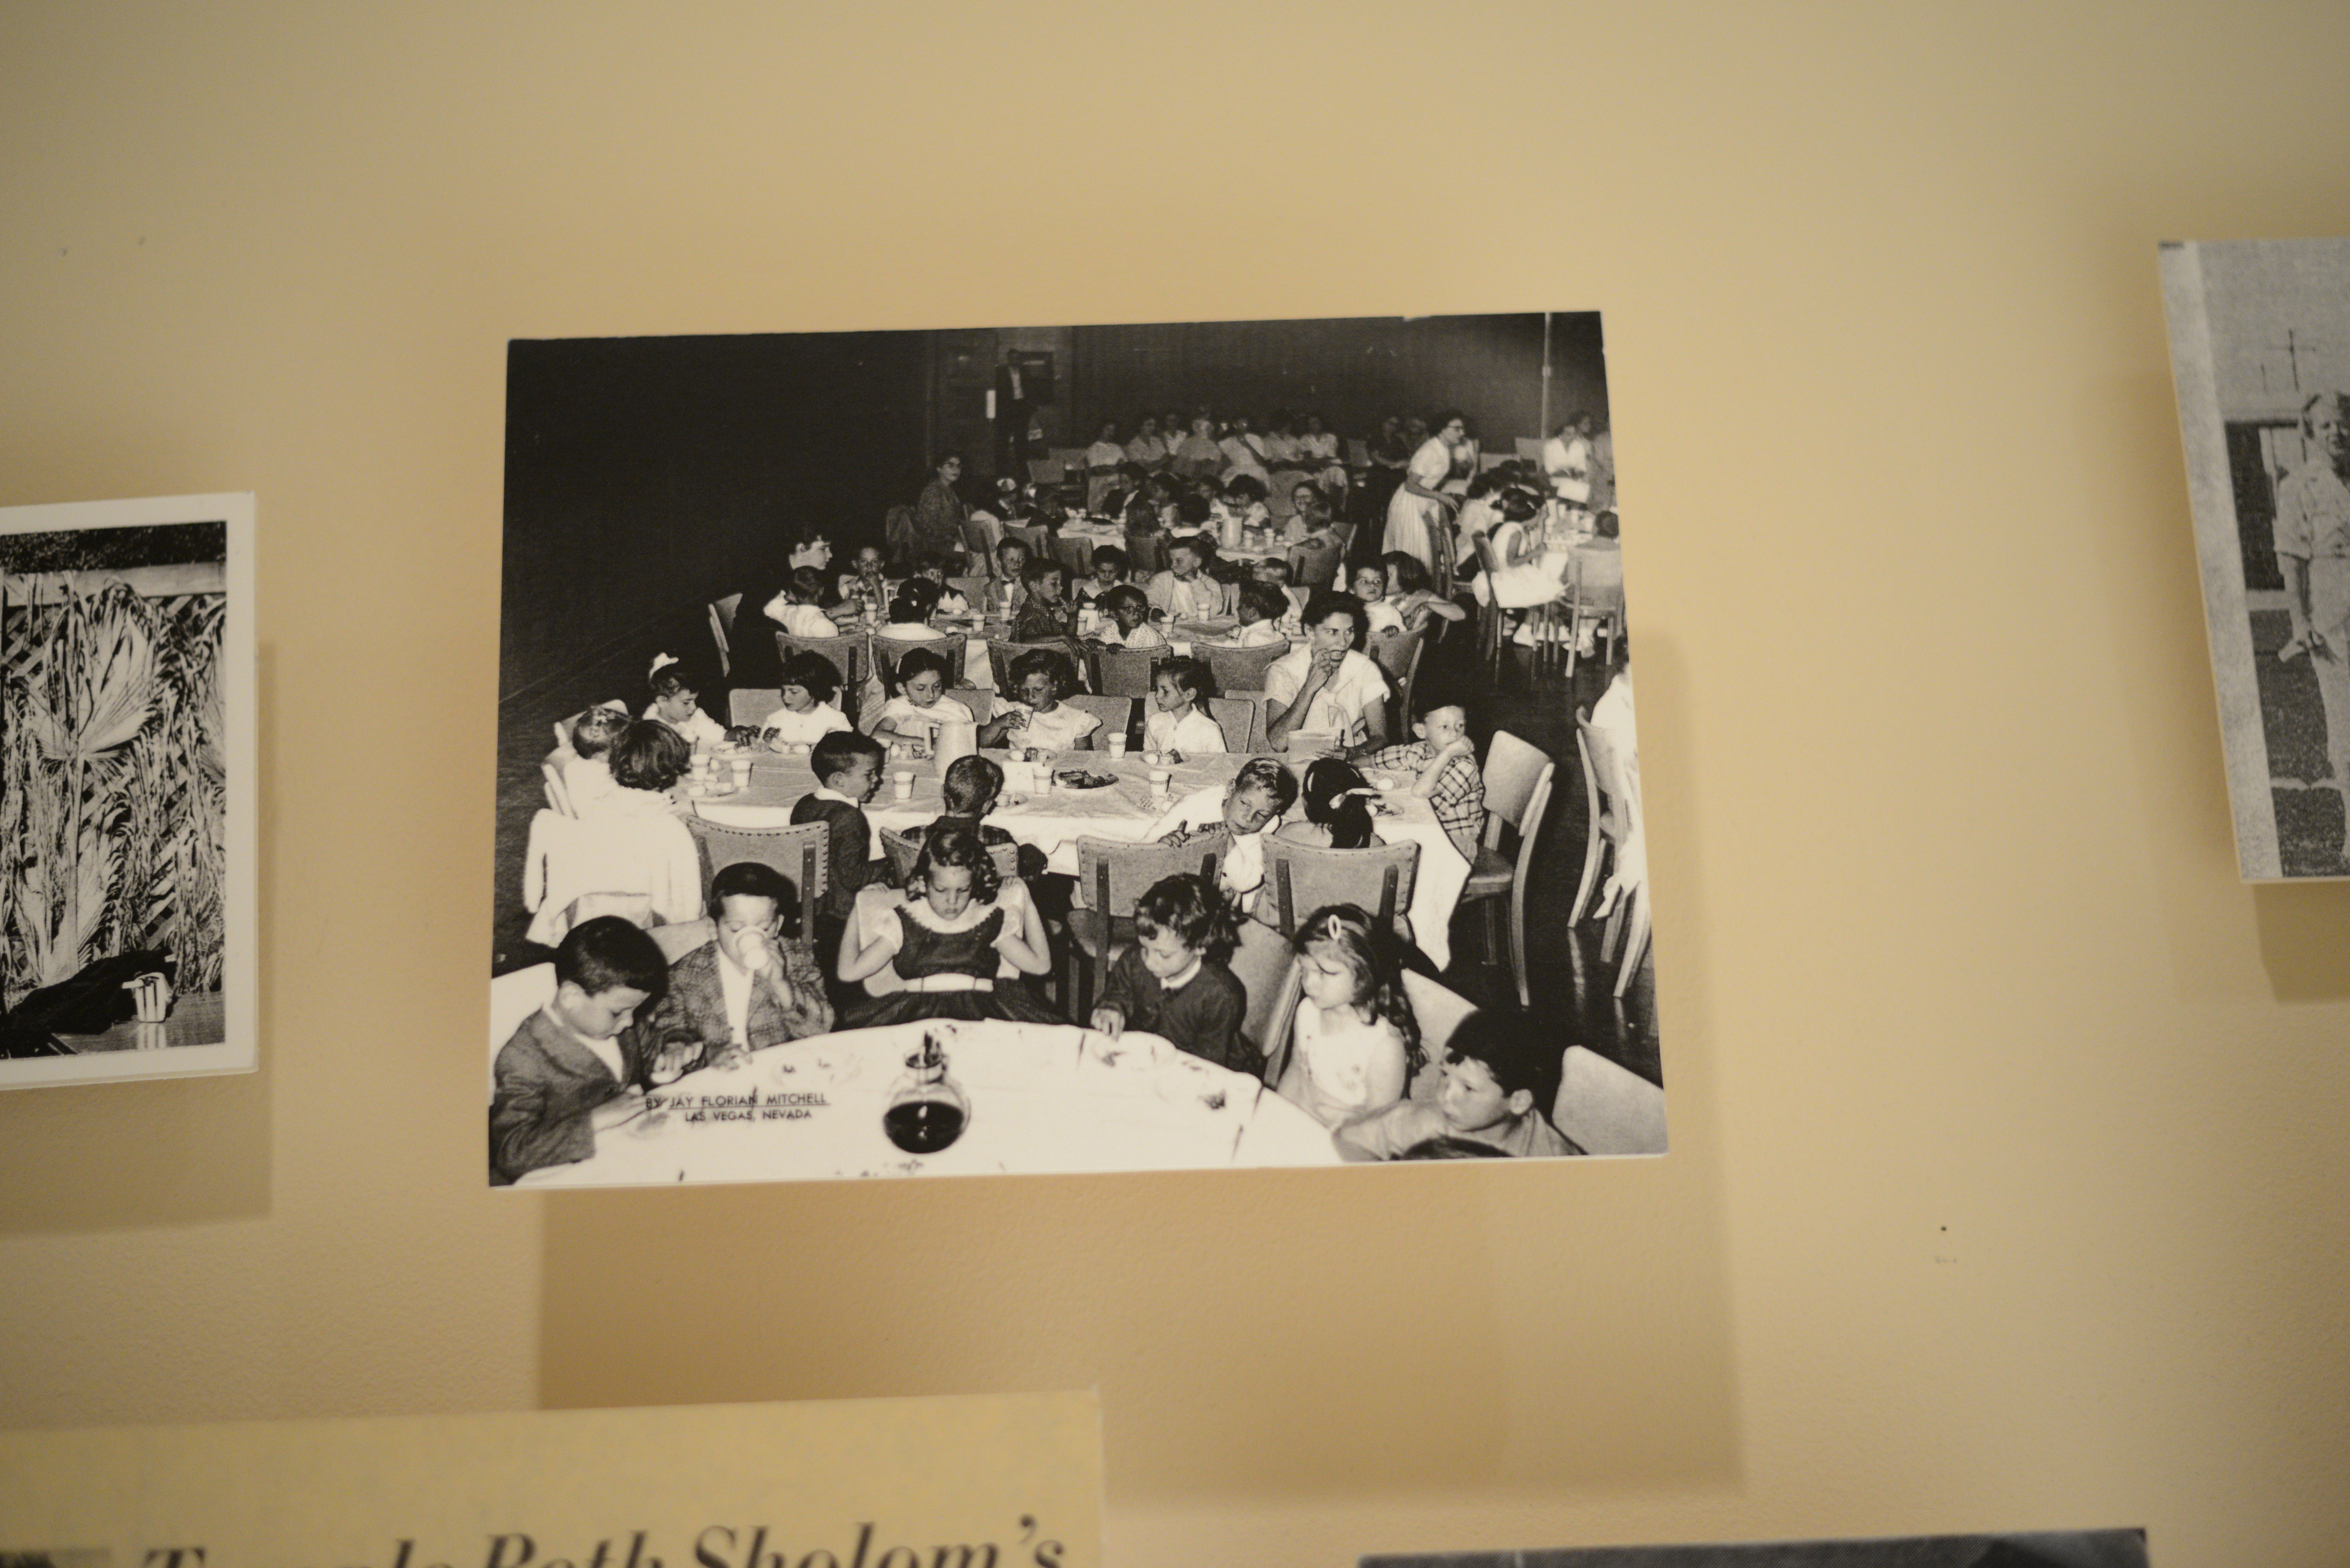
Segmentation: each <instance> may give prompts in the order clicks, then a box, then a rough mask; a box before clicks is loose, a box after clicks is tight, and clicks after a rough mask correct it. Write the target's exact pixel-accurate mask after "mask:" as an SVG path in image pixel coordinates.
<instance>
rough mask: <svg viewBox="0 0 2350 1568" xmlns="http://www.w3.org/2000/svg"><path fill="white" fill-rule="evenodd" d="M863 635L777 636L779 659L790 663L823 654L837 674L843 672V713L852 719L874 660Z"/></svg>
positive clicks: (841, 690) (776, 648) (777, 634)
mask: <svg viewBox="0 0 2350 1568" xmlns="http://www.w3.org/2000/svg"><path fill="white" fill-rule="evenodd" d="M865 644H866V637H865V634H864V633H863V632H855V633H851V634H850V635H848V636H846V637H794V636H793V635H792V634H791V633H790V632H788V631H779V632H777V633H775V656H776V658H778V659H790V658H791V656H792V655H793V654H795V653H821V654H822V655H824V657H825V658H826V659H827V660H829V661H830V662H831V664H832V667H833V668H834V669H835V670H839V671H840V704H841V707H840V711H842V712H843V713H847V714H848V716H849V717H850V718H855V717H856V715H855V714H854V713H853V712H850V709H851V707H852V706H853V705H854V704H855V702H856V701H857V697H856V692H857V691H858V688H859V687H861V686H863V685H864V684H865V671H866V670H867V668H868V664H867V660H868V659H870V658H871V657H872V656H871V654H870V653H868V651H867V649H866V646H865Z"/></svg>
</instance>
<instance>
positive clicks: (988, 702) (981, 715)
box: [947, 686, 995, 724]
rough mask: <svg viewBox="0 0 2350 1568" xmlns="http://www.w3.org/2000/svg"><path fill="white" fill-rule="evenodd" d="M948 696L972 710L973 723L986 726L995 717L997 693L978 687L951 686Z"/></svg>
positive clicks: (948, 689)
mask: <svg viewBox="0 0 2350 1568" xmlns="http://www.w3.org/2000/svg"><path fill="white" fill-rule="evenodd" d="M947 695H948V696H949V697H951V698H953V699H954V700H955V701H958V702H960V703H962V705H963V706H964V707H966V708H968V709H970V710H971V717H972V722H973V723H975V724H984V723H986V722H988V720H989V719H991V718H993V717H994V715H995V693H994V692H993V691H982V690H981V689H980V688H978V687H976V686H950V687H948V688H947Z"/></svg>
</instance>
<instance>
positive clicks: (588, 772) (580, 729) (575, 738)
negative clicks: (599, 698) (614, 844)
mask: <svg viewBox="0 0 2350 1568" xmlns="http://www.w3.org/2000/svg"><path fill="white" fill-rule="evenodd" d="M631 722H632V721H631V720H630V719H629V715H628V714H627V713H626V712H624V711H621V710H620V709H618V708H590V709H588V710H587V711H586V712H585V713H582V714H580V715H579V717H578V720H577V722H574V723H573V724H572V726H571V750H570V753H569V754H567V755H566V756H564V757H563V758H562V760H561V764H560V765H561V767H562V769H563V787H564V790H565V792H566V793H567V794H569V795H570V796H571V810H572V814H573V815H577V816H585V815H587V814H588V813H589V812H590V811H592V810H594V809H595V806H596V804H597V803H598V801H600V800H602V799H603V798H604V797H605V796H606V795H608V794H611V793H612V790H613V787H614V786H613V784H612V763H611V761H610V759H609V758H608V756H607V754H606V753H608V752H610V751H611V749H612V742H614V741H617V740H619V738H620V732H621V731H623V730H625V729H627V728H628V727H629V724H630V723H631Z"/></svg>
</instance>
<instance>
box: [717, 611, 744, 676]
mask: <svg viewBox="0 0 2350 1568" xmlns="http://www.w3.org/2000/svg"><path fill="white" fill-rule="evenodd" d="M742 607H743V596H742V595H741V594H728V595H727V596H726V597H724V598H723V599H712V600H711V601H710V640H711V641H712V642H714V643H716V644H717V645H718V673H719V674H720V675H721V676H727V675H732V674H733V672H734V666H733V659H732V658H731V657H730V656H731V655H732V653H733V646H734V612H735V611H736V610H738V609H740V608H742Z"/></svg>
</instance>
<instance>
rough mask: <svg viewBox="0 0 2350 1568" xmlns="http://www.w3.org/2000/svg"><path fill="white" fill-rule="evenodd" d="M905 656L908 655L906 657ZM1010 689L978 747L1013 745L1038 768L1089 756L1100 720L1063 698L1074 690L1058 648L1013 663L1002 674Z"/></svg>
mask: <svg viewBox="0 0 2350 1568" xmlns="http://www.w3.org/2000/svg"><path fill="white" fill-rule="evenodd" d="M909 657H910V656H909ZM1007 673H1009V674H1010V675H1011V677H1012V690H1013V691H1015V692H1017V693H1018V694H1019V695H1018V696H1017V697H1016V698H1013V699H1011V700H1008V701H1006V702H1005V703H1004V706H1003V712H1001V713H999V714H997V715H996V716H995V717H994V718H993V719H991V720H989V721H988V722H987V724H986V726H985V727H984V728H983V729H982V730H981V731H980V732H979V743H980V744H981V745H983V746H1002V745H1013V746H1015V747H1018V748H1021V749H1022V750H1023V751H1024V753H1025V760H1027V761H1029V762H1032V763H1039V762H1045V761H1047V760H1049V759H1050V758H1051V757H1052V756H1053V755H1054V754H1055V753H1059V752H1077V751H1091V750H1092V749H1093V744H1094V741H1093V735H1094V732H1095V731H1096V730H1097V729H1099V728H1101V721H1100V720H1099V719H1097V718H1095V717H1094V716H1093V715H1092V714H1091V713H1088V712H1087V711H1085V710H1084V709H1082V708H1072V707H1070V706H1069V705H1068V704H1067V703H1066V702H1065V701H1062V699H1064V698H1066V696H1068V694H1069V693H1070V692H1072V691H1076V686H1077V672H1076V666H1074V665H1072V664H1071V663H1070V662H1069V656H1068V655H1067V654H1066V653H1063V652H1061V651H1060V650H1059V649H1051V648H1032V649H1029V650H1028V651H1027V652H1025V653H1024V654H1022V655H1021V656H1020V657H1019V658H1017V659H1014V660H1013V661H1012V668H1011V670H1009V671H1007Z"/></svg>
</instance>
